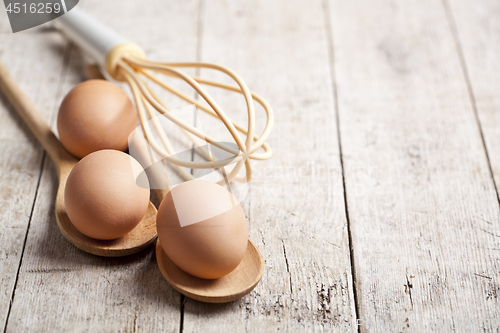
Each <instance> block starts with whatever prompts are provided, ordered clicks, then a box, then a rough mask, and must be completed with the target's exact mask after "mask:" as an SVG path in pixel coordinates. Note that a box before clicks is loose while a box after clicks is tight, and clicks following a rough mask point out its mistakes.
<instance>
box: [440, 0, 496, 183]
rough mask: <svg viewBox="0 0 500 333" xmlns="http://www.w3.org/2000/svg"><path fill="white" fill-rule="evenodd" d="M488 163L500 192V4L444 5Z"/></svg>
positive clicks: (482, 1) (486, 1)
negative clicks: (479, 126)
mask: <svg viewBox="0 0 500 333" xmlns="http://www.w3.org/2000/svg"><path fill="white" fill-rule="evenodd" d="M445 4H446V5H447V7H448V9H449V14H450V20H451V22H450V24H451V25H452V28H453V29H456V33H457V35H456V39H457V44H458V45H457V46H458V48H459V51H460V52H462V54H463V57H464V59H463V60H464V64H463V66H464V69H465V74H466V75H467V79H468V80H469V87H470V92H471V96H472V97H473V99H474V102H475V106H476V108H477V113H478V117H479V121H480V123H481V128H482V130H483V135H484V140H485V143H486V147H487V149H488V154H489V159H490V163H491V167H492V171H493V175H494V177H495V183H496V186H497V191H498V190H499V189H500V74H499V73H500V2H498V1H494V0H493V1H489V0H479V1H464V0H454V1H446V2H445Z"/></svg>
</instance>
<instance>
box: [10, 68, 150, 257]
mask: <svg viewBox="0 0 500 333" xmlns="http://www.w3.org/2000/svg"><path fill="white" fill-rule="evenodd" d="M0 90H2V91H3V93H4V95H5V96H6V97H7V99H8V100H9V101H10V102H11V103H12V105H13V106H14V108H15V109H16V111H17V112H18V114H19V115H20V116H21V118H22V119H23V120H24V122H25V123H26V124H27V125H28V127H29V128H30V130H31V132H33V134H34V135H35V137H36V138H37V140H38V141H39V142H40V144H41V145H42V146H43V147H44V148H45V150H46V151H47V153H48V154H49V156H50V158H51V159H52V161H53V162H54V164H55V166H56V169H57V174H58V176H59V188H58V189H57V197H56V203H55V206H56V220H57V226H58V227H59V230H61V233H62V234H63V235H64V237H66V239H67V240H68V241H70V242H71V243H72V244H73V245H75V246H76V247H77V248H79V249H80V250H83V251H85V252H88V253H91V254H95V255H99V256H104V257H121V256H126V255H130V254H133V253H137V252H139V251H141V250H142V249H144V248H146V247H147V246H148V245H150V244H151V243H153V241H154V240H155V239H156V208H155V207H154V205H153V204H152V203H151V202H150V203H149V207H148V210H147V211H146V214H145V215H144V218H143V219H142V220H141V222H140V223H139V225H138V226H137V227H135V229H134V230H132V231H131V232H129V233H128V234H126V235H125V236H123V237H120V238H117V239H114V240H107V241H103V240H97V239H93V238H90V237H87V236H85V235H83V234H82V233H81V232H79V231H78V230H77V229H76V228H75V227H74V226H73V224H72V223H71V221H70V220H69V217H68V214H67V213H66V208H65V206H64V189H65V187H66V180H67V179H68V176H69V173H70V172H71V170H72V169H73V167H74V166H75V165H76V163H77V162H78V160H77V159H76V158H75V157H73V156H72V155H70V154H69V153H68V152H67V151H66V150H65V149H64V147H63V146H62V144H61V143H60V142H59V140H58V139H57V137H56V136H55V135H54V133H53V132H52V131H51V129H50V127H49V126H48V125H47V123H46V122H45V121H44V119H43V117H42V115H41V114H40V113H39V112H38V110H37V109H36V108H35V106H34V105H33V104H32V103H31V101H30V100H29V99H28V98H27V97H26V95H25V94H24V93H23V92H22V91H21V89H20V88H19V86H18V85H17V84H16V83H15V82H14V80H13V79H12V77H11V76H10V74H9V73H8V72H7V71H6V69H5V68H4V66H3V65H2V64H0Z"/></svg>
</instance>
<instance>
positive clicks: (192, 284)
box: [156, 239, 265, 303]
mask: <svg viewBox="0 0 500 333" xmlns="http://www.w3.org/2000/svg"><path fill="white" fill-rule="evenodd" d="M156 261H157V263H158V267H160V271H161V273H162V274H163V276H164V277H165V279H166V280H167V282H168V283H169V284H170V285H171V286H172V287H173V288H174V289H175V290H177V291H178V292H180V293H181V294H183V295H185V296H187V297H189V298H192V299H195V300H197V301H201V302H206V303H226V302H231V301H234V300H236V299H238V298H241V297H243V296H245V295H246V294H248V293H249V292H251V291H252V290H253V288H255V286H256V285H257V283H259V281H260V279H261V278H262V274H263V273H264V266H265V265H264V259H263V258H262V254H261V253H260V251H259V250H258V249H257V247H256V246H255V244H254V243H253V242H252V241H251V240H250V239H249V240H248V246H247V252H246V253H245V256H244V257H243V260H242V261H241V262H240V264H239V265H238V266H237V267H236V268H235V269H234V270H233V271H232V272H231V273H229V274H227V275H225V276H223V277H221V278H218V279H213V280H206V279H200V278H197V277H195V276H193V275H190V274H188V273H186V272H184V271H183V270H182V269H180V268H179V267H177V266H176V265H175V264H174V263H173V262H172V260H170V258H169V257H168V256H167V254H166V253H165V251H163V248H162V247H161V244H160V240H159V239H158V240H157V241H156Z"/></svg>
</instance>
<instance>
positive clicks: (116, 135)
mask: <svg viewBox="0 0 500 333" xmlns="http://www.w3.org/2000/svg"><path fill="white" fill-rule="evenodd" d="M135 127H136V117H135V111H134V106H133V105H132V102H131V101H130V99H129V98H128V96H127V94H125V92H124V91H123V90H122V89H120V87H118V86H117V85H115V84H113V83H111V82H108V81H104V80H89V81H85V82H83V83H80V84H79V85H77V86H76V87H74V88H73V89H72V90H71V91H70V92H69V93H68V94H67V95H66V97H65V98H64V100H63V102H62V103H61V107H60V108H59V114H58V116H57V130H58V131H59V137H60V139H61V143H62V144H63V146H64V148H66V149H67V150H68V151H69V152H70V153H71V154H73V155H75V156H77V157H80V158H81V157H84V156H86V155H88V154H90V153H92V152H94V151H97V150H101V149H116V150H125V149H127V145H128V136H129V134H130V132H132V131H133V130H134V128H135Z"/></svg>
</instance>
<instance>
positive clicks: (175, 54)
mask: <svg viewBox="0 0 500 333" xmlns="http://www.w3.org/2000/svg"><path fill="white" fill-rule="evenodd" d="M122 4H123V2H121V1H105V2H102V1H97V0H96V1H82V5H83V6H84V8H85V10H87V11H88V12H89V13H90V14H92V15H94V16H95V17H96V18H98V19H100V20H102V21H104V22H105V23H106V24H108V25H109V26H110V27H112V28H114V29H117V30H119V31H120V32H122V33H123V34H124V35H125V36H127V37H129V38H130V39H132V40H135V41H137V43H138V44H140V45H142V46H143V47H144V48H145V49H146V51H147V52H148V53H149V54H150V55H151V57H152V58H156V59H165V60H180V59H186V60H192V59H194V57H195V54H196V52H195V50H196V34H197V30H196V24H197V21H196V19H197V8H198V6H197V2H196V1H187V2H182V3H180V2H179V3H177V2H168V3H165V2H164V1H151V2H148V4H150V6H144V5H143V3H139V2H135V1H131V2H128V3H127V6H122ZM110 13H112V15H111V14H110ZM130 13H134V22H130V21H128V20H125V19H124V17H126V16H127V15H130ZM180 31H181V32H182V34H180V33H179V32H180ZM30 36H32V35H30ZM53 36H55V37H57V39H56V41H55V42H54V43H52V44H53V45H48V43H47V37H46V35H45V32H44V33H43V34H37V36H36V38H37V40H39V41H40V44H41V45H42V46H43V47H45V48H47V49H48V50H55V51H59V50H60V49H64V48H66V47H67V44H66V42H65V41H64V40H63V39H62V38H61V37H60V35H59V34H58V33H55V32H54V35H53ZM14 37H15V40H16V41H19V40H20V39H19V36H18V35H15V36H14ZM34 37H35V36H34ZM18 47H19V48H21V49H23V48H24V49H27V48H28V47H29V46H28V44H24V45H19V46H18ZM67 50H68V52H67V54H66V55H65V56H64V55H63V54H62V53H61V52H54V54H53V61H54V62H55V63H57V64H59V65H60V66H61V65H62V64H64V66H65V67H64V70H63V71H62V73H61V70H59V72H58V73H57V74H58V75H59V76H58V77H61V82H62V85H61V86H60V87H59V93H57V92H53V93H51V92H50V91H46V90H45V87H44V84H43V82H45V80H47V77H48V76H47V75H48V72H47V71H46V70H44V69H43V66H35V64H36V65H38V63H39V61H37V60H36V57H38V55H37V54H30V53H27V52H23V51H18V52H17V53H15V54H13V56H16V57H17V59H15V60H17V62H16V66H20V65H21V64H26V63H28V64H30V66H31V68H30V74H31V78H30V79H31V80H32V81H33V84H34V86H36V87H37V88H38V89H40V90H41V91H42V93H44V94H47V95H50V96H51V98H52V99H54V98H56V99H57V100H56V102H55V105H56V106H58V105H59V103H60V101H61V100H62V98H63V96H64V95H65V94H66V93H67V92H68V91H69V90H70V89H71V88H72V87H73V86H74V85H76V84H77V83H79V82H81V81H82V80H84V79H85V77H84V68H85V64H84V62H83V61H82V57H81V56H80V53H79V51H78V50H76V49H73V48H68V49H67ZM4 52H7V50H4ZM21 55H22V56H21ZM50 112H52V117H51V119H52V121H51V123H52V125H53V126H52V127H55V126H54V124H55V115H56V109H55V108H51V109H50V110H49V113H48V114H47V115H49V114H50ZM38 165H40V163H38ZM43 170H44V172H43V175H42V178H41V183H40V187H39V193H38V198H39V200H38V201H37V203H36V205H35V210H34V212H33V222H32V224H31V228H30V230H29V234H28V239H27V242H26V248H25V252H24V257H23V263H22V266H21V269H20V273H19V278H18V283H17V289H16V292H15V295H14V301H13V304H12V309H11V313H10V317H9V319H8V323H7V332H19V331H34V332H37V331H46V330H48V329H49V330H50V331H53V332H67V331H68V329H70V330H72V331H76V332H79V331H80V332H88V331H95V332H105V331H123V332H127V331H142V332H155V331H167V332H171V331H177V330H178V329H179V319H180V314H179V307H180V306H179V305H180V294H179V293H177V292H176V291H175V290H174V289H173V288H171V287H170V286H169V285H168V283H167V282H166V281H165V280H164V278H163V277H162V276H161V273H160V271H159V269H158V267H157V264H156V259H155V256H154V249H153V247H149V248H148V249H147V250H145V251H143V252H141V253H138V254H135V255H132V256H129V257H124V258H116V259H115V258H99V257H96V256H92V255H89V254H86V253H84V252H82V251H80V250H78V249H76V248H75V247H74V246H72V245H71V244H70V243H69V242H67V241H66V240H65V239H64V237H63V236H62V235H61V233H60V231H59V230H58V228H57V225H56V220H55V214H54V201H55V197H56V190H57V176H56V173H55V170H54V167H53V165H52V162H50V161H48V159H47V161H46V163H45V164H44V167H43ZM28 202H32V200H31V199H30V201H28ZM10 211H12V209H11V210H10ZM21 247H22V245H20V246H18V247H17V249H18V251H19V250H20V248H21Z"/></svg>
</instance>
